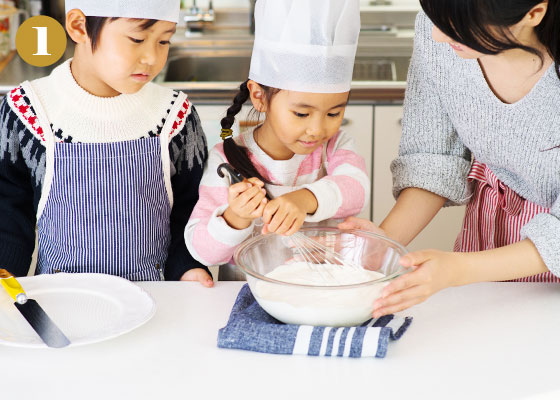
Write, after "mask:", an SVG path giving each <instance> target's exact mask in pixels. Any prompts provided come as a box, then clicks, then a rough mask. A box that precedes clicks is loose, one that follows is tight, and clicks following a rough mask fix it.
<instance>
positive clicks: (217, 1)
mask: <svg viewBox="0 0 560 400" xmlns="http://www.w3.org/2000/svg"><path fill="white" fill-rule="evenodd" d="M392 2H393V4H394V5H409V4H418V0H392ZM183 3H184V4H185V6H186V7H190V6H191V5H192V0H183ZM196 3H197V5H198V6H199V7H207V6H208V0H197V2H196ZM360 3H361V4H363V5H369V0H360ZM214 7H215V8H224V7H242V8H248V7H249V0H214Z"/></svg>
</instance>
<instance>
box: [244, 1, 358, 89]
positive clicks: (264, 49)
mask: <svg viewBox="0 0 560 400" xmlns="http://www.w3.org/2000/svg"><path fill="white" fill-rule="evenodd" d="M359 3H360V2H359V0H258V1H257V3H256V7H255V28H256V29H255V44H254V47H253V57H252V59H251V71H250V73H249V79H252V80H254V81H255V82H258V83H260V84H263V85H266V86H271V87H274V88H278V89H286V90H294V91H298V92H311V93H342V92H347V91H349V90H350V84H351V82H352V71H353V67H354V58H355V56H356V49H357V46H358V36H359V34H360V4H359Z"/></svg>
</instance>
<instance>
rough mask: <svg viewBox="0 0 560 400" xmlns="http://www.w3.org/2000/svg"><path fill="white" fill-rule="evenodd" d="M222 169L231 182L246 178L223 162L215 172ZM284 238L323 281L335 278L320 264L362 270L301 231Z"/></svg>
mask: <svg viewBox="0 0 560 400" xmlns="http://www.w3.org/2000/svg"><path fill="white" fill-rule="evenodd" d="M222 169H225V170H226V171H227V172H228V173H229V176H230V183H231V184H234V183H239V182H243V181H244V180H246V178H245V177H244V176H243V175H242V174H240V173H239V172H238V171H237V170H235V169H234V168H233V167H232V166H231V165H229V164H227V163H223V164H220V165H219V166H218V171H217V172H218V175H219V176H220V177H221V178H223V177H224V176H225V175H224V173H223V171H222ZM265 190H266V189H265ZM266 197H267V198H268V199H271V198H272V196H271V195H270V193H268V192H267V196H266ZM286 239H287V240H289V241H290V242H291V243H292V245H293V246H291V247H293V249H294V251H295V253H296V254H297V255H298V256H300V257H301V259H302V261H303V262H305V263H306V264H307V266H308V267H309V268H310V269H312V270H313V271H315V272H317V273H318V274H319V276H321V278H323V279H324V280H325V281H327V276H328V277H330V278H331V279H332V280H334V281H335V282H336V278H335V277H334V276H333V275H332V274H331V272H330V268H322V267H321V266H320V265H325V266H334V265H338V266H341V265H343V266H347V267H350V269H351V270H355V271H360V272H363V271H364V268H363V267H362V266H361V265H359V264H357V263H354V262H353V261H350V260H349V259H348V258H347V257H344V256H343V255H341V254H340V253H338V252H336V251H335V250H333V249H332V246H328V245H327V244H323V243H321V242H319V241H318V240H315V239H313V238H312V237H309V236H307V235H306V234H304V233H302V232H296V233H294V234H293V235H291V236H289V237H287V238H286ZM325 240H328V236H325Z"/></svg>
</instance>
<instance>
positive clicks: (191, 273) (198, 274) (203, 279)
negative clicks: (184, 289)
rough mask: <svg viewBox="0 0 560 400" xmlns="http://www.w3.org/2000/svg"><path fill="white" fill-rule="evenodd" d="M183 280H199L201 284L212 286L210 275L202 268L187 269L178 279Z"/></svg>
mask: <svg viewBox="0 0 560 400" xmlns="http://www.w3.org/2000/svg"><path fill="white" fill-rule="evenodd" d="M180 280H181V281H183V282H200V283H201V284H202V286H205V287H207V288H211V287H212V286H214V281H213V280H212V277H211V276H210V275H209V274H208V272H206V271H205V270H204V269H202V268H193V269H189V270H188V271H187V272H185V273H184V274H183V276H182V277H181V279H180Z"/></svg>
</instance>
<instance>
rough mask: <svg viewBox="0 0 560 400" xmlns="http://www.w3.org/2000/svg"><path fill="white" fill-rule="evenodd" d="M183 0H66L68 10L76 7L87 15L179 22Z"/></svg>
mask: <svg viewBox="0 0 560 400" xmlns="http://www.w3.org/2000/svg"><path fill="white" fill-rule="evenodd" d="M180 2H181V0H66V12H68V11H70V10H73V9H75V8H77V9H79V10H81V11H82V12H83V13H84V14H85V16H86V17H120V18H138V19H157V20H160V21H171V22H179V9H180Z"/></svg>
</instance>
